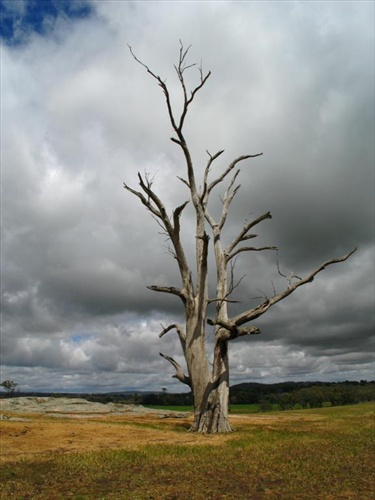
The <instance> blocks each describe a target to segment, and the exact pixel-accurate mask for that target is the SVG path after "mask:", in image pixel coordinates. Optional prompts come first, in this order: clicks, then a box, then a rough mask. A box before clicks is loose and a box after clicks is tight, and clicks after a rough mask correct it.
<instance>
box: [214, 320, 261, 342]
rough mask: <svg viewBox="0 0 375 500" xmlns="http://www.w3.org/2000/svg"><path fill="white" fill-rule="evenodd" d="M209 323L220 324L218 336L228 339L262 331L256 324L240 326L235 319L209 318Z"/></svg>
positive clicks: (257, 333)
mask: <svg viewBox="0 0 375 500" xmlns="http://www.w3.org/2000/svg"><path fill="white" fill-rule="evenodd" d="M207 323H208V324H209V325H213V326H219V327H220V329H219V330H218V332H217V338H219V339H221V340H226V341H229V340H233V339H236V338H238V337H243V336H245V335H259V334H260V333H261V331H260V329H259V328H258V327H256V326H247V327H245V328H239V327H238V326H237V325H236V324H235V323H234V322H233V321H223V320H216V321H212V320H207Z"/></svg>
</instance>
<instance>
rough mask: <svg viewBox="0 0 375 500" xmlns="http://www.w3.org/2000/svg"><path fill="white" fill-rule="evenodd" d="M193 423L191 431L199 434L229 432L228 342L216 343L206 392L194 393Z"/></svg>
mask: <svg viewBox="0 0 375 500" xmlns="http://www.w3.org/2000/svg"><path fill="white" fill-rule="evenodd" d="M193 395H194V422H193V425H192V427H191V430H192V431H194V432H201V433H214V432H231V431H232V430H233V429H232V427H231V425H230V423H229V419H228V409H229V366H228V342H223V341H218V342H217V343H216V346H215V349H214V367H213V372H212V375H211V377H210V380H207V381H206V390H205V392H204V393H203V395H201V397H197V395H196V394H195V392H194V388H193Z"/></svg>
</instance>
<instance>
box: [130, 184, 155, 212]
mask: <svg viewBox="0 0 375 500" xmlns="http://www.w3.org/2000/svg"><path fill="white" fill-rule="evenodd" d="M124 188H125V189H126V190H127V191H129V192H130V193H132V194H134V196H137V198H139V199H140V200H141V202H142V204H143V205H144V206H145V207H146V208H147V209H148V210H149V211H150V212H151V213H152V214H154V215H155V217H158V218H159V219H161V218H162V215H161V213H160V211H159V210H157V209H156V208H155V207H154V206H153V205H152V204H151V202H150V200H149V199H147V198H146V197H145V196H144V195H143V194H142V193H140V192H139V191H136V190H135V189H132V188H131V187H129V186H128V185H127V184H125V183H124Z"/></svg>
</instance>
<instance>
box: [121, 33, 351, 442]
mask: <svg viewBox="0 0 375 500" xmlns="http://www.w3.org/2000/svg"><path fill="white" fill-rule="evenodd" d="M189 49H190V47H188V48H186V49H185V48H184V46H183V44H182V43H181V42H180V51H179V60H178V64H177V65H176V66H175V70H176V74H177V77H178V79H179V83H180V86H181V92H182V97H183V106H182V111H181V112H180V113H178V114H176V112H175V110H174V109H173V107H172V104H171V97H170V92H169V89H168V87H167V85H166V83H165V81H164V80H163V79H162V78H161V77H160V76H158V75H157V74H156V73H154V72H153V71H152V70H151V69H150V68H149V66H147V65H146V64H144V63H143V62H142V61H141V60H140V59H138V57H137V56H136V55H135V53H134V52H133V50H132V48H131V47H130V46H129V50H130V52H131V54H132V56H133V58H134V59H135V60H136V61H137V63H139V64H140V65H141V66H143V67H144V68H145V69H146V70H147V72H148V74H150V75H151V77H152V78H154V79H155V80H156V82H157V83H158V85H159V86H160V87H161V89H162V91H163V93H164V97H165V101H166V106H167V111H168V117H169V121H170V124H171V126H172V129H173V134H174V135H173V136H172V137H171V141H172V142H174V143H175V144H176V145H177V146H178V147H179V148H180V149H181V152H182V155H183V157H184V161H185V167H186V171H185V175H186V177H178V178H179V180H180V181H181V182H183V184H184V185H185V186H186V188H187V192H188V198H189V199H188V201H184V202H183V203H182V204H181V205H179V206H178V207H177V208H176V209H175V210H174V211H173V213H172V214H171V215H169V214H168V213H167V210H166V208H165V206H164V204H163V202H162V200H161V198H160V197H159V195H158V194H157V193H156V192H155V189H154V188H153V185H152V182H151V180H150V179H149V177H148V176H147V175H141V174H140V173H138V179H139V186H140V188H139V190H136V189H133V188H131V187H130V186H128V185H127V184H124V187H125V189H127V190H128V191H129V192H130V193H132V194H133V195H135V196H136V197H137V198H139V200H140V201H141V203H142V204H143V205H144V206H145V207H146V209H147V210H149V211H150V212H151V214H152V216H153V217H154V218H156V220H157V222H158V223H159V225H161V226H162V227H163V230H164V231H165V232H166V234H167V235H168V237H169V239H170V242H171V250H172V253H173V255H174V257H175V259H176V261H177V265H178V268H179V272H180V275H181V286H180V288H176V287H174V286H158V285H152V286H149V287H148V288H149V289H150V290H154V291H156V292H162V293H167V294H171V295H175V296H176V297H178V298H179V299H180V300H181V302H182V305H183V308H184V312H185V324H184V325H181V324H177V323H174V324H171V325H169V326H167V327H165V328H163V330H162V332H161V333H160V335H159V336H160V337H162V336H163V335H166V334H167V333H168V332H170V331H172V330H175V331H176V332H177V335H178V337H179V340H180V342H181V348H182V352H183V354H184V357H185V360H186V368H187V372H185V371H184V369H183V368H182V367H181V366H180V365H179V363H177V362H176V361H175V360H174V359H173V358H171V357H170V356H167V355H165V354H162V353H160V355H161V356H162V357H163V358H164V359H166V360H167V361H169V362H170V363H171V364H172V366H173V367H174V369H175V371H176V373H175V374H174V375H173V376H174V377H175V378H177V379H178V380H179V381H180V382H182V383H183V384H187V385H188V386H189V387H190V388H191V391H192V394H193V397H194V422H193V425H192V428H191V430H192V431H196V432H204V433H213V432H229V431H231V430H232V428H231V426H230V423H229V421H228V402H229V365H228V345H229V342H230V341H232V340H234V339H237V338H239V337H242V336H245V335H256V334H259V333H260V330H259V328H258V327H257V326H255V325H253V324H249V323H250V322H252V321H254V320H256V319H257V318H259V317H260V316H262V315H263V314H264V313H266V312H267V311H268V310H269V309H270V308H271V307H272V306H274V305H275V304H277V303H278V302H280V301H281V300H283V299H284V298H285V297H287V296H288V295H290V294H292V293H293V292H294V291H295V290H297V288H299V287H301V286H302V285H305V284H307V283H311V282H312V281H313V280H314V277H315V276H316V275H317V274H318V273H320V272H321V271H322V270H323V269H325V268H326V267H328V266H330V265H331V264H335V263H338V262H344V261H345V260H347V259H348V258H349V257H350V256H351V255H352V253H353V252H354V251H355V249H354V250H352V251H351V252H349V253H348V254H347V255H344V256H343V257H340V258H336V259H332V260H329V261H327V262H325V263H324V264H322V265H321V266H319V267H318V268H317V269H315V270H314V271H312V272H311V273H310V274H309V275H308V276H306V277H304V278H300V277H297V276H295V275H291V276H290V277H289V278H288V281H287V284H286V288H285V290H284V291H283V292H281V293H278V294H277V293H275V294H274V296H273V297H271V298H265V299H264V300H263V301H262V302H261V303H260V304H258V305H257V306H256V307H253V308H251V309H247V310H245V311H243V312H241V313H240V314H237V315H235V316H230V314H229V311H228V304H229V303H230V302H231V300H230V298H229V297H230V295H231V292H232V291H233V288H234V286H233V280H232V279H231V273H233V262H234V258H235V257H236V256H237V255H238V254H240V253H245V252H254V251H266V250H276V247H270V246H266V247H256V246H249V245H248V241H249V240H251V239H253V238H255V237H256V235H255V234H253V233H252V232H251V231H252V230H253V228H255V227H256V226H258V225H259V224H261V223H262V222H263V221H265V220H267V219H271V214H270V212H266V213H264V214H262V215H260V216H259V217H257V218H255V219H254V220H251V221H248V222H246V223H245V224H244V226H243V228H242V229H241V231H240V232H239V233H238V235H237V236H236V237H235V238H234V239H233V240H232V241H231V242H230V243H229V244H228V245H226V246H223V243H222V238H221V235H222V232H223V229H224V227H225V223H226V219H227V214H228V210H229V208H230V205H231V203H232V201H233V199H234V197H235V196H236V194H237V193H238V190H239V188H240V186H239V185H238V184H237V178H238V175H239V173H240V169H239V165H240V164H241V163H243V162H244V161H245V160H249V159H253V158H256V157H257V156H260V155H261V154H262V153H258V154H245V155H241V156H238V157H237V158H235V159H234V160H233V161H232V162H231V163H229V165H227V167H226V168H224V169H223V171H222V173H221V174H220V175H218V176H216V177H214V178H213V179H212V178H211V168H212V166H213V164H214V162H215V161H216V160H217V159H218V158H219V156H221V155H222V153H223V152H224V151H223V150H220V151H218V152H217V153H215V154H210V153H208V152H207V153H208V161H207V165H206V167H205V170H204V174H203V179H201V183H200V184H198V183H197V179H196V171H195V169H194V166H193V160H192V158H191V154H190V149H189V146H188V144H187V142H186V139H185V135H184V124H185V121H186V117H187V114H188V111H189V109H190V105H191V104H192V102H193V100H194V98H195V96H196V95H197V93H198V92H199V91H200V90H201V89H202V87H203V86H204V85H205V84H206V82H207V80H208V78H209V77H210V75H211V72H208V73H206V74H205V73H204V72H203V69H202V67H201V66H200V67H198V69H199V76H200V78H199V82H198V84H197V85H196V87H195V88H193V90H191V91H189V90H188V89H187V85H186V80H185V72H186V71H187V70H189V69H190V68H192V67H193V66H195V65H194V64H188V63H187V55H188V52H189ZM224 181H225V183H226V190H225V193H224V197H223V200H222V201H223V204H222V211H221V214H220V215H219V217H217V218H216V219H215V218H214V217H213V215H212V214H211V213H210V211H209V208H208V201H209V198H210V196H211V194H212V193H213V191H214V190H215V188H216V187H217V186H219V185H220V184H221V183H222V182H224ZM199 186H200V187H199ZM188 203H191V204H192V206H193V207H194V214H195V223H196V224H195V235H194V236H195V242H196V244H195V253H196V270H195V271H196V273H195V278H193V273H192V269H191V268H190V267H189V264H188V260H187V257H186V253H185V249H184V248H183V245H182V243H181V224H180V218H181V214H182V212H183V210H184V209H185V207H186V205H187V204H188ZM210 236H211V237H212V242H213V243H212V247H209V240H210ZM210 248H212V251H213V254H214V262H215V264H216V294H215V296H214V297H210V296H209V293H208V255H209V249H210ZM210 303H214V304H215V313H214V315H213V317H212V318H209V317H208V306H209V304H210ZM207 325H210V326H211V328H212V329H213V330H214V335H215V340H214V348H213V359H212V360H211V362H210V360H209V359H208V350H207V334H206V329H207Z"/></svg>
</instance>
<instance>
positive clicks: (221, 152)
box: [201, 149, 224, 201]
mask: <svg viewBox="0 0 375 500" xmlns="http://www.w3.org/2000/svg"><path fill="white" fill-rule="evenodd" d="M206 152H207V154H208V156H209V160H208V162H207V165H206V168H205V171H204V176H203V191H202V195H201V200H202V201H203V200H204V199H205V197H206V194H207V180H208V174H209V173H210V168H211V165H212V162H213V161H215V160H216V158H218V157H219V156H220V155H222V154H223V153H224V149H221V150H220V151H218V152H217V153H215V154H214V155H211V154H210V153H209V152H208V151H207V150H206Z"/></svg>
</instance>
